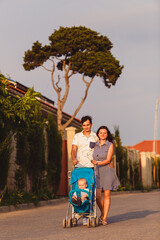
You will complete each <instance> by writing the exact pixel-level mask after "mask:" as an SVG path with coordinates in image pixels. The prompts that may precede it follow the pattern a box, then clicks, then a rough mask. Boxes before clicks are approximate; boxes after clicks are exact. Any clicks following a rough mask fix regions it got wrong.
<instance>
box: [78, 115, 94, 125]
mask: <svg viewBox="0 0 160 240" xmlns="http://www.w3.org/2000/svg"><path fill="white" fill-rule="evenodd" d="M87 120H89V121H90V123H91V124H92V118H91V117H90V116H84V117H82V118H81V123H82V124H83V123H84V122H86V121H87Z"/></svg>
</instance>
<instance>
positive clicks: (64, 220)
mask: <svg viewBox="0 0 160 240" xmlns="http://www.w3.org/2000/svg"><path fill="white" fill-rule="evenodd" d="M66 225H67V224H66V219H65V218H64V219H63V222H62V227H63V228H66Z"/></svg>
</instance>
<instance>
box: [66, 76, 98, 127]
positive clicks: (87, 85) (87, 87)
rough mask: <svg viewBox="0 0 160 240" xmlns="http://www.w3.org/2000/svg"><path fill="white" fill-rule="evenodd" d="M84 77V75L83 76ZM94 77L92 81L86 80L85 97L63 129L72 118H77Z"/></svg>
mask: <svg viewBox="0 0 160 240" xmlns="http://www.w3.org/2000/svg"><path fill="white" fill-rule="evenodd" d="M83 78H84V77H83ZM93 79H94V78H91V81H90V82H87V81H85V80H84V82H85V83H86V90H85V95H84V97H83V98H82V100H81V102H80V104H79V106H78V107H77V109H76V110H75V112H74V114H73V115H72V117H71V118H70V119H69V120H68V121H67V122H66V123H65V124H63V125H62V130H64V129H65V128H66V127H67V126H68V125H69V124H70V123H71V122H72V120H73V119H74V118H75V116H76V115H77V113H78V112H79V110H80V108H81V107H82V105H83V103H84V101H85V100H86V98H87V94H88V90H89V87H90V85H91V83H92V82H93Z"/></svg>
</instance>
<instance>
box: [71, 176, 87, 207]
mask: <svg viewBox="0 0 160 240" xmlns="http://www.w3.org/2000/svg"><path fill="white" fill-rule="evenodd" d="M78 188H79V189H83V190H86V191H88V192H89V189H88V188H87V181H86V179H85V178H80V179H79V180H78ZM80 195H81V197H77V194H76V192H75V193H74V194H73V196H72V198H71V201H72V202H73V203H74V204H77V205H78V206H80V205H81V204H82V203H83V202H84V201H85V200H87V199H88V193H86V192H81V193H80Z"/></svg>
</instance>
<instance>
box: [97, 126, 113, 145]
mask: <svg viewBox="0 0 160 240" xmlns="http://www.w3.org/2000/svg"><path fill="white" fill-rule="evenodd" d="M101 129H106V130H107V135H108V136H107V140H108V141H109V142H113V137H112V134H111V133H110V131H109V129H108V128H107V127H106V126H101V127H99V128H98V130H97V136H98V134H99V131H100V130H101Z"/></svg>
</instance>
